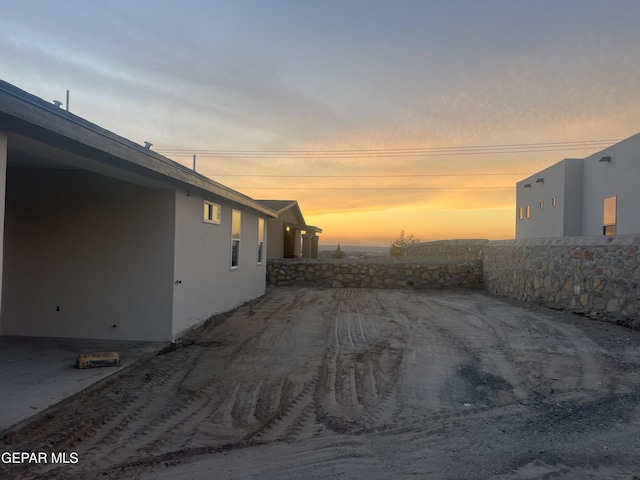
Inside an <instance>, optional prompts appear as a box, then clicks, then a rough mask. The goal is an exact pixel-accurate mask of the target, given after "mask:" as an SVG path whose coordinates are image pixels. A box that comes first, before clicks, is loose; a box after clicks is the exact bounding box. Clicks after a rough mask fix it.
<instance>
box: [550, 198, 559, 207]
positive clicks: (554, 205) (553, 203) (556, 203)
mask: <svg viewBox="0 0 640 480" xmlns="http://www.w3.org/2000/svg"><path fill="white" fill-rule="evenodd" d="M551 206H552V207H553V208H556V207H557V206H558V197H553V198H552V199H551Z"/></svg>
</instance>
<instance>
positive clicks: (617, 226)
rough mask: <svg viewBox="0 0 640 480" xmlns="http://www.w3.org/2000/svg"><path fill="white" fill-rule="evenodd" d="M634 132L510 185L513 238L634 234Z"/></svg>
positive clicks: (639, 168) (637, 162)
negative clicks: (513, 188) (513, 204)
mask: <svg viewBox="0 0 640 480" xmlns="http://www.w3.org/2000/svg"><path fill="white" fill-rule="evenodd" d="M639 185H640V133H639V134H636V135H634V136H632V137H630V138H627V139H626V140H623V141H621V142H619V143H616V144H615V145H612V146H610V147H608V148H605V149H604V150H602V151H601V152H598V153H595V154H593V155H591V156H589V157H587V158H584V159H572V158H567V159H564V160H562V161H561V162H559V163H556V164H555V165H552V166H550V167H549V168H546V169H544V170H542V171H540V172H538V173H536V174H534V175H531V176H530V177H529V178H526V179H525V180H522V181H520V182H518V183H517V184H516V202H517V205H516V238H540V237H563V236H589V235H616V234H637V233H640V215H639V214H638V212H640V188H639V187H638V186H639Z"/></svg>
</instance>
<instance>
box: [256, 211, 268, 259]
mask: <svg viewBox="0 0 640 480" xmlns="http://www.w3.org/2000/svg"><path fill="white" fill-rule="evenodd" d="M265 228H266V223H265V221H264V218H262V217H258V251H257V252H256V253H257V255H258V258H257V262H256V263H257V264H258V265H262V264H263V263H264V237H265Z"/></svg>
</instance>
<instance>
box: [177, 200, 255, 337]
mask: <svg viewBox="0 0 640 480" xmlns="http://www.w3.org/2000/svg"><path fill="white" fill-rule="evenodd" d="M175 198H176V232H175V246H176V249H175V270H174V271H175V279H174V284H173V289H174V293H173V294H174V304H173V317H174V322H173V329H172V335H173V336H174V337H175V336H176V335H178V334H179V333H180V332H182V331H184V330H185V329H187V328H189V327H192V326H194V325H197V324H198V323H200V322H202V321H204V320H206V319H207V318H209V317H210V316H211V315H214V314H217V313H221V312H224V311H227V310H230V309H232V308H234V307H236V306H238V305H240V304H242V303H243V302H246V301H248V300H252V299H254V298H257V297H259V296H260V295H263V294H264V292H265V275H266V259H265V261H263V262H262V265H258V264H257V260H258V217H259V214H257V213H256V212H255V211H253V210H241V212H242V214H241V237H240V254H239V264H238V268H237V269H232V268H231V212H232V210H233V209H234V208H235V209H239V208H240V207H238V206H233V205H232V204H229V203H224V202H221V201H220V200H219V199H216V198H206V200H208V201H211V202H214V203H217V204H220V205H221V207H222V212H221V214H222V215H221V223H220V224H219V225H217V224H212V223H206V222H203V203H204V200H205V198H203V197H201V196H198V195H193V194H190V195H189V196H187V193H186V192H184V191H180V190H178V191H176V192H175ZM263 218H264V217H263ZM265 242H266V238H265Z"/></svg>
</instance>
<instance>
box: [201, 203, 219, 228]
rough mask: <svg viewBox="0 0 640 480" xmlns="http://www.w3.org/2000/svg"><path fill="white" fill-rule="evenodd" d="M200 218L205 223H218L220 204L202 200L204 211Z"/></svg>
mask: <svg viewBox="0 0 640 480" xmlns="http://www.w3.org/2000/svg"><path fill="white" fill-rule="evenodd" d="M202 220H203V221H204V222H205V223H215V224H216V225H220V205H218V204H217V203H211V202H207V201H206V200H205V202H204V213H203V217H202Z"/></svg>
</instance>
